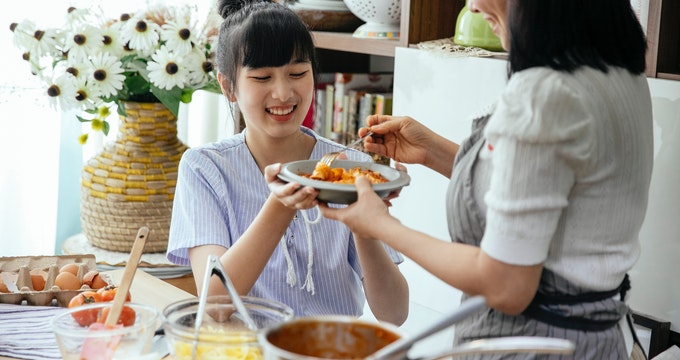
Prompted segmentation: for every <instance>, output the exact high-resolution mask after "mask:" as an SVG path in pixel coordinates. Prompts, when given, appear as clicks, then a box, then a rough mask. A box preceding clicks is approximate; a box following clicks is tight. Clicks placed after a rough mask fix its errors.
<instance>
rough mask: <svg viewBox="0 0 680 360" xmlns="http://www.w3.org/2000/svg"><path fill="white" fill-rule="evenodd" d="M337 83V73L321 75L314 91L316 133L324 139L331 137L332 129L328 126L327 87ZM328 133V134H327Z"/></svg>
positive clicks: (314, 126) (314, 127)
mask: <svg viewBox="0 0 680 360" xmlns="http://www.w3.org/2000/svg"><path fill="white" fill-rule="evenodd" d="M334 81H335V73H320V74H318V76H317V83H316V87H315V89H314V105H313V107H314V112H313V114H314V115H313V119H314V123H313V124H314V125H313V129H314V131H315V132H316V133H317V134H319V135H321V136H324V137H328V136H330V128H329V127H328V126H326V123H327V120H326V114H327V108H328V105H327V98H326V94H327V92H328V91H327V89H326V88H327V86H328V85H329V84H332V83H333V82H334ZM327 133H328V134H327Z"/></svg>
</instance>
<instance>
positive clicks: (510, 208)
mask: <svg viewBox="0 0 680 360" xmlns="http://www.w3.org/2000/svg"><path fill="white" fill-rule="evenodd" d="M566 76H569V75H568V74H564V73H559V72H556V71H552V70H548V69H530V70H526V71H523V72H520V73H516V74H515V75H514V76H513V77H512V78H511V79H510V82H509V83H508V87H507V89H506V91H504V93H503V95H502V96H501V99H500V101H499V103H498V107H497V109H496V111H495V112H494V114H493V116H492V117H491V118H490V120H489V124H488V125H487V127H486V129H485V136H486V139H487V149H485V151H488V152H489V153H490V156H491V163H492V173H491V181H490V184H489V191H488V192H487V193H486V195H485V197H484V199H485V201H486V205H487V209H488V210H487V223H486V229H485V233H484V238H483V240H482V243H481V247H482V249H483V251H485V252H486V253H487V254H488V255H489V256H491V257H493V258H495V259H497V260H499V261H502V262H505V263H510V264H515V265H535V264H538V263H541V262H544V261H545V260H546V259H547V257H548V253H549V249H550V243H551V240H552V239H553V238H554V235H555V233H556V232H558V231H560V226H562V224H561V222H560V219H561V216H562V214H563V211H564V209H565V208H566V207H567V206H568V204H569V193H570V191H571V189H572V187H573V186H574V185H575V182H576V179H577V177H578V174H579V171H580V169H583V168H584V167H586V166H587V161H588V158H589V156H588V153H589V152H590V151H591V149H592V146H591V145H590V144H591V142H592V139H591V138H590V136H589V133H590V132H589V130H588V129H589V127H590V124H591V122H592V120H591V117H590V116H589V115H588V113H587V111H586V110H585V108H586V107H585V103H584V102H585V101H586V99H584V98H583V97H582V96H581V95H579V94H578V93H577V92H576V91H574V90H573V89H572V88H571V87H570V86H569V83H568V81H565V77H566Z"/></svg>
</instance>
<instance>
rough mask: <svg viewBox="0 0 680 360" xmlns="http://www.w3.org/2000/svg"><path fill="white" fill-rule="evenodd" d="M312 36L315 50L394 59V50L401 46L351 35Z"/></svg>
mask: <svg viewBox="0 0 680 360" xmlns="http://www.w3.org/2000/svg"><path fill="white" fill-rule="evenodd" d="M312 35H313V36H314V44H316V47H317V48H321V49H328V50H337V51H347V52H354V53H359V54H368V55H380V56H391V57H394V49H396V47H397V46H400V44H401V43H400V41H399V40H389V39H361V38H355V37H354V36H352V34H351V33H340V32H327V31H313V32H312Z"/></svg>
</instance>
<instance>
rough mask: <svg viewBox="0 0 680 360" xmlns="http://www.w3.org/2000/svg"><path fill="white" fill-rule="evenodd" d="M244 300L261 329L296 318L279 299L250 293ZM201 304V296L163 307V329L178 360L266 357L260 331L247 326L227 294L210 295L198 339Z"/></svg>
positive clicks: (175, 358) (174, 357)
mask: <svg viewBox="0 0 680 360" xmlns="http://www.w3.org/2000/svg"><path fill="white" fill-rule="evenodd" d="M241 300H242V301H243V304H244V305H245V307H246V308H247V310H248V312H249V314H250V316H251V317H252V318H253V320H254V321H255V323H256V324H257V326H258V328H260V329H265V328H269V327H272V326H275V325H278V324H280V323H283V322H285V321H288V320H290V319H292V317H293V310H292V309H291V308H290V307H288V306H286V305H284V304H282V303H280V302H277V301H273V300H267V299H261V298H256V297H248V296H244V297H241ZM198 305H199V299H198V298H196V299H188V300H182V301H178V302H175V303H172V304H170V305H168V306H167V307H166V308H165V309H164V310H163V314H162V316H163V329H164V330H165V336H166V339H167V342H168V347H169V349H170V354H171V355H172V358H173V359H174V360H183V359H196V360H200V359H262V348H261V346H260V345H259V343H258V340H257V332H256V331H252V330H249V329H248V328H247V326H246V325H245V323H244V322H243V321H242V320H241V317H240V314H238V312H236V310H235V307H234V306H233V305H232V303H231V300H230V298H229V296H226V295H224V296H211V297H208V299H207V302H206V314H205V315H204V317H203V323H202V326H201V331H200V333H199V337H198V339H196V338H195V336H194V324H195V323H196V317H197V314H198ZM194 346H195V348H196V356H195V357H194V356H193V351H194Z"/></svg>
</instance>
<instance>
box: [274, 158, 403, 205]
mask: <svg viewBox="0 0 680 360" xmlns="http://www.w3.org/2000/svg"><path fill="white" fill-rule="evenodd" d="M317 162H318V160H300V161H293V162H289V163H286V164H283V166H282V168H281V172H280V173H279V179H281V180H283V181H285V182H291V181H295V182H297V183H299V184H301V185H304V186H311V187H313V188H315V189H317V190H319V196H318V199H319V201H323V202H327V203H334V204H351V203H353V202H355V201H356V200H357V189H356V186H355V185H354V184H335V183H332V182H328V181H320V180H312V179H309V178H307V177H304V176H300V174H311V173H312V172H313V171H314V168H315V167H316V164H317ZM357 166H359V167H361V168H362V169H370V170H373V171H377V172H379V173H380V174H381V175H382V176H384V177H385V178H386V179H387V180H389V181H388V182H386V183H380V184H373V185H372V186H373V190H375V192H376V193H377V194H378V196H380V197H381V198H385V197H386V196H387V195H389V194H390V193H391V192H393V191H395V190H398V189H401V188H402V187H404V186H406V185H408V184H409V183H410V182H411V177H409V176H408V174H407V173H405V172H403V171H399V170H397V169H395V168H392V167H389V166H386V165H381V164H376V163H370V162H360V161H351V160H336V161H335V162H334V163H333V166H332V167H334V168H337V167H341V168H345V169H351V168H354V167H357Z"/></svg>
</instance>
